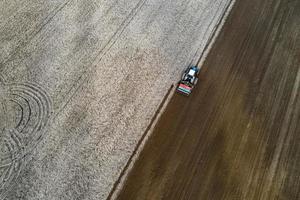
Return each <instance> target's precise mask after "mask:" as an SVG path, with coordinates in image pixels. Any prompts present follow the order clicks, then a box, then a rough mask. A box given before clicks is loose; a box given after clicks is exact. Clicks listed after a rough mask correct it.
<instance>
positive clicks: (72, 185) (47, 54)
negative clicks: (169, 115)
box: [0, 0, 233, 200]
mask: <svg viewBox="0 0 300 200" xmlns="http://www.w3.org/2000/svg"><path fill="white" fill-rule="evenodd" d="M232 4H233V1H231V0H188V1H182V0H172V1H159V0H131V1H125V0H112V1H106V0H52V1H40V0H31V1H21V0H12V1H8V0H1V1H0V200H2V199H3V200H4V199H7V200H16V199H22V200H26V199H28V200H29V199H30V200H41V199H47V200H51V199H70V200H71V199H72V200H73V199H95V200H96V199H97V200H99V199H106V198H107V197H108V196H109V194H110V192H111V190H112V189H113V186H114V184H115V181H116V180H118V178H119V176H120V174H121V172H122V170H123V169H124V166H125V165H126V163H127V162H128V159H129V158H130V156H131V154H132V152H133V151H134V149H135V147H136V145H137V143H138V141H139V139H140V138H141V136H142V135H143V133H144V131H145V130H146V128H147V126H148V125H149V123H150V121H151V119H152V117H153V116H154V114H155V112H156V111H157V109H158V107H159V105H160V103H161V101H162V99H163V98H164V96H165V94H166V93H167V92H168V90H169V88H170V86H171V85H172V84H174V83H176V82H177V81H178V79H179V77H180V75H181V72H182V71H183V70H184V69H185V68H186V67H187V66H188V65H189V64H196V63H197V62H198V60H199V58H200V57H201V55H202V54H203V52H204V50H206V48H207V45H208V44H210V43H211V42H212V40H211V39H212V38H213V36H214V34H215V33H216V30H217V29H218V27H219V26H220V25H221V23H220V22H221V21H222V19H223V18H224V16H225V13H226V12H228V10H229V9H230V8H231V5H232Z"/></svg>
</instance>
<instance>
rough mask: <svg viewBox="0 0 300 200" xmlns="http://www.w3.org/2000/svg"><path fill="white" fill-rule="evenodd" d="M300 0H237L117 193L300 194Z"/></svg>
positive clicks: (211, 198) (289, 197)
mask: <svg viewBox="0 0 300 200" xmlns="http://www.w3.org/2000/svg"><path fill="white" fill-rule="evenodd" d="M299 85H300V1H299V0H237V2H236V4H235V6H234V8H233V10H232V11H231V14H230V16H229V17H228V19H227V22H226V23H225V26H224V28H223V30H222V31H221V33H220V35H219V37H218V39H217V41H216V43H215V45H214V47H213V48H212V50H211V52H210V54H209V56H208V58H207V60H206V62H205V64H204V67H203V68H202V71H201V73H200V81H199V82H198V85H197V87H196V89H195V90H194V92H193V94H192V96H190V97H184V96H181V95H180V94H175V95H174V97H173V98H172V100H171V102H170V104H169V105H168V107H167V109H166V111H165V113H164V114H163V116H162V118H161V119H160V121H159V123H158V124H157V126H156V129H155V131H154V133H153V135H152V136H151V137H150V139H149V141H148V142H147V144H146V145H145V148H144V150H143V151H142V153H141V155H140V157H139V159H138V161H137V162H136V164H135V166H134V168H133V170H132V172H131V173H130V175H129V178H128V180H127V182H126V184H125V186H124V188H123V190H122V191H121V193H120V195H119V197H118V199H128V200H134V199H138V200H143V199H149V200H153V199H154V200H157V199H170V200H176V199H184V200H187V199H203V200H218V199H227V200H235V199H253V200H258V199H270V200H273V199H286V200H298V199H300V95H299V94H300V87H299Z"/></svg>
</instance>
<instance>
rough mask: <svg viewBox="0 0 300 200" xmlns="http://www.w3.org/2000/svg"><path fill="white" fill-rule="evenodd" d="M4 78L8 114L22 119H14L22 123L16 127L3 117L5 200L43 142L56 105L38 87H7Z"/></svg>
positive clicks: (0, 167) (0, 153)
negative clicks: (35, 149) (36, 148)
mask: <svg viewBox="0 0 300 200" xmlns="http://www.w3.org/2000/svg"><path fill="white" fill-rule="evenodd" d="M0 77H1V78H0V81H1V82H0V86H1V90H3V91H6V92H4V94H3V96H4V97H2V98H1V99H0V101H1V102H0V103H1V105H3V109H4V110H5V111H6V112H4V113H7V112H10V113H13V114H15V115H18V116H14V117H15V118H16V119H18V120H17V123H15V124H13V121H12V120H10V119H6V115H5V114H4V113H3V115H5V116H0V117H1V118H3V120H4V121H5V124H4V125H3V126H4V127H3V129H2V130H1V132H0V144H1V147H0V148H1V149H0V199H4V198H5V196H6V194H7V193H8V191H9V190H10V188H11V185H12V184H13V183H14V182H16V180H17V178H18V177H19V174H20V173H21V170H22V168H23V166H24V165H25V163H24V161H25V157H26V156H27V155H28V154H30V152H31V151H32V150H33V148H35V146H36V145H37V143H38V142H39V141H40V140H41V139H42V138H43V135H44V131H43V129H44V128H45V126H46V125H47V124H48V122H49V118H50V115H51V108H52V102H51V99H50V97H49V96H48V95H47V93H46V92H45V91H44V90H43V89H42V88H41V87H40V86H38V85H36V84H34V83H10V84H6V83H5V82H2V81H3V80H5V78H4V77H3V76H2V75H1V76H0ZM16 110H17V111H16ZM19 116H21V117H19ZM8 117H12V116H8ZM18 117H19V118H18Z"/></svg>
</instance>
